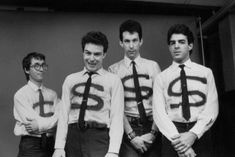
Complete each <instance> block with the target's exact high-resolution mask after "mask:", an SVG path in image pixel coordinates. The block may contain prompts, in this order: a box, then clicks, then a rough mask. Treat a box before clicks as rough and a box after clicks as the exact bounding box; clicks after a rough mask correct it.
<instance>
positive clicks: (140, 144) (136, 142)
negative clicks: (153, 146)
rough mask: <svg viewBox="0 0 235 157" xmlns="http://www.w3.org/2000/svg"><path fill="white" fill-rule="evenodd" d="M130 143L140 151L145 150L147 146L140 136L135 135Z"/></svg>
mask: <svg viewBox="0 0 235 157" xmlns="http://www.w3.org/2000/svg"><path fill="white" fill-rule="evenodd" d="M131 144H132V145H133V146H134V147H135V148H136V149H137V150H138V151H140V152H141V153H144V152H145V151H147V147H146V145H145V143H144V140H143V139H142V138H141V137H140V136H136V137H135V138H133V139H132V140H131Z"/></svg>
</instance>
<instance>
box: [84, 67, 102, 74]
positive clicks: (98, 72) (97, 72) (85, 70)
mask: <svg viewBox="0 0 235 157" xmlns="http://www.w3.org/2000/svg"><path fill="white" fill-rule="evenodd" d="M87 72H88V70H87V69H86V67H84V68H83V70H82V74H83V75H85V74H86V73H87ZM95 74H98V75H103V74H104V68H100V69H99V70H97V71H96V72H95Z"/></svg>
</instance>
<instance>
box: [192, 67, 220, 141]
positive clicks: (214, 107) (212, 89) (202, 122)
mask: <svg viewBox="0 0 235 157" xmlns="http://www.w3.org/2000/svg"><path fill="white" fill-rule="evenodd" d="M207 84H208V85H207V89H208V92H207V94H206V100H207V101H206V104H205V109H204V110H203V111H202V112H201V113H200V114H199V115H198V119H197V123H196V124H195V125H194V127H193V128H192V129H191V130H190V131H191V132H193V133H194V134H196V135H197V137H198V138H199V139H200V137H201V136H202V135H203V134H204V133H205V132H206V131H207V130H208V129H210V127H211V126H212V125H213V124H214V122H215V120H216V118H217V116H218V113H219V105H218V95H217V90H216V86H215V81H214V77H213V74H212V71H211V70H209V72H208V74H207Z"/></svg>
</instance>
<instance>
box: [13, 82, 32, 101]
mask: <svg viewBox="0 0 235 157" xmlns="http://www.w3.org/2000/svg"><path fill="white" fill-rule="evenodd" d="M28 88H29V87H28V85H27V84H26V85H24V86H23V87H21V88H20V89H18V90H17V91H16V93H15V95H14V98H17V97H20V96H21V95H22V94H26V92H27V91H28Z"/></svg>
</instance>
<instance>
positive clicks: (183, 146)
mask: <svg viewBox="0 0 235 157" xmlns="http://www.w3.org/2000/svg"><path fill="white" fill-rule="evenodd" d="M196 139H197V136H196V135H195V134H194V133H192V132H184V133H180V135H178V136H175V137H173V138H172V140H173V141H172V145H173V147H174V149H175V150H176V151H177V152H180V153H184V152H185V151H186V150H187V149H188V148H189V147H191V146H192V145H193V144H194V142H195V140H196Z"/></svg>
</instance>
